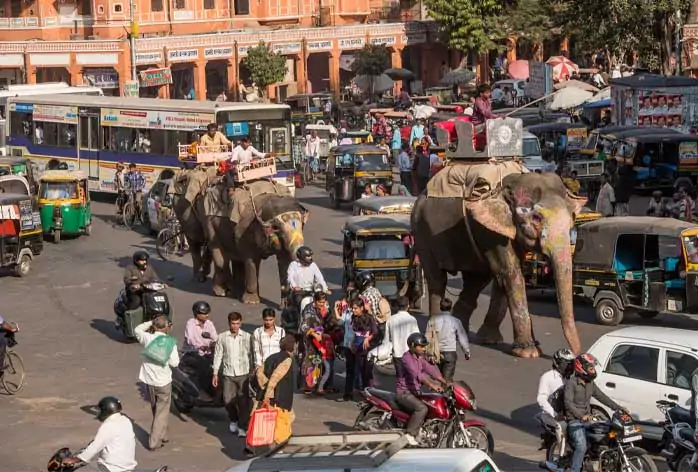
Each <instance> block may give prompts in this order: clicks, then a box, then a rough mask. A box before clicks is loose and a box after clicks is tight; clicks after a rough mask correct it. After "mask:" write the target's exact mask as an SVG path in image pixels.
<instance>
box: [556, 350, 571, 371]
mask: <svg viewBox="0 0 698 472" xmlns="http://www.w3.org/2000/svg"><path fill="white" fill-rule="evenodd" d="M572 362H574V354H573V353H572V351H570V350H569V349H567V348H563V349H558V350H557V351H555V354H553V369H555V370H557V371H558V372H560V374H562V375H563V376H568V375H570V374H571V373H572V372H571V368H572Z"/></svg>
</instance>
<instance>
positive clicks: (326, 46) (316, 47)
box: [306, 39, 334, 51]
mask: <svg viewBox="0 0 698 472" xmlns="http://www.w3.org/2000/svg"><path fill="white" fill-rule="evenodd" d="M306 44H307V48H308V51H328V50H330V49H332V47H333V46H334V41H332V40H331V39H328V40H325V41H308V42H307V43H306Z"/></svg>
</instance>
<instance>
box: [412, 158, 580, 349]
mask: <svg viewBox="0 0 698 472" xmlns="http://www.w3.org/2000/svg"><path fill="white" fill-rule="evenodd" d="M478 168H482V169H484V171H483V170H482V169H478ZM468 173H469V174H468ZM466 174H468V175H467V176H466ZM477 174H489V176H488V175H484V177H483V178H478V177H477ZM483 184H484V185H483ZM483 186H484V187H486V188H487V189H488V190H487V191H485V192H480V193H479V194H478V192H477V191H476V190H477V189H478V187H483ZM584 203H586V198H580V197H576V196H574V195H572V194H571V193H569V192H568V191H567V189H566V188H565V186H564V184H563V183H562V180H561V179H560V177H559V176H557V175H556V174H553V173H545V174H539V173H529V172H527V171H526V170H525V169H524V168H523V167H520V166H518V167H517V165H515V164H513V163H512V164H511V167H507V166H506V165H504V166H503V165H502V164H484V165H481V166H467V165H454V166H449V167H447V168H445V169H444V170H443V171H442V172H440V173H439V174H437V175H436V176H435V177H434V178H433V179H432V181H430V183H429V186H428V187H427V191H426V194H422V195H421V196H420V197H419V198H418V199H417V202H416V203H415V205H414V208H413V210H412V229H413V232H414V237H415V251H416V254H417V255H418V256H419V259H420V261H421V264H422V267H423V268H424V275H425V278H426V281H427V285H428V290H429V311H430V314H431V315H435V314H436V313H438V311H439V304H440V302H441V299H442V298H443V297H444V296H445V291H446V285H447V277H448V274H451V275H455V274H457V273H459V272H460V274H461V276H462V278H463V290H462V291H461V292H460V294H459V297H458V300H457V302H456V303H455V305H454V308H453V313H454V315H455V316H457V317H458V318H460V319H461V321H462V322H463V324H464V326H465V327H466V329H467V328H468V327H469V322H470V317H471V315H472V313H473V311H474V310H475V308H476V307H477V299H478V296H479V294H480V292H481V291H482V290H483V289H484V288H485V287H486V286H487V285H488V284H489V283H490V282H491V281H492V280H494V283H493V284H492V285H493V288H492V294H491V295H492V296H491V300H490V307H489V310H488V312H487V315H486V318H485V321H484V323H483V325H482V327H481V328H480V329H479V331H478V337H479V338H480V340H481V341H482V342H483V343H485V344H487V343H498V342H501V341H502V335H501V332H500V325H501V323H502V321H503V320H504V317H505V316H506V313H507V309H509V312H510V313H511V319H512V324H513V331H514V344H513V353H514V354H515V355H516V356H519V357H538V356H539V355H540V350H539V348H538V343H537V342H536V339H535V336H534V333H533V326H532V323H531V317H530V314H529V311H528V303H527V300H526V286H525V281H524V277H523V274H522V272H521V260H522V258H523V257H524V254H525V253H526V251H527V250H528V251H533V252H535V253H542V254H544V255H546V256H548V258H549V260H550V261H551V264H552V268H553V272H554V276H555V282H556V290H557V299H558V304H559V309H560V317H561V321H562V330H563V333H564V335H565V338H566V339H567V342H568V344H569V346H570V348H571V349H572V350H573V351H574V352H576V353H579V351H580V342H579V336H578V333H577V328H576V326H575V320H574V311H573V300H572V254H571V249H570V228H572V226H573V223H574V215H575V214H576V213H578V212H579V211H580V210H581V209H582V207H583V206H584Z"/></svg>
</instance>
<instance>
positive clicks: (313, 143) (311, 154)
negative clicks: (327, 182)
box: [305, 131, 321, 174]
mask: <svg viewBox="0 0 698 472" xmlns="http://www.w3.org/2000/svg"><path fill="white" fill-rule="evenodd" d="M320 141H321V139H320V136H318V135H317V132H316V131H311V132H310V134H309V135H307V136H306V137H305V157H306V159H308V164H309V165H310V168H311V169H312V171H313V174H317V172H318V171H319V169H320Z"/></svg>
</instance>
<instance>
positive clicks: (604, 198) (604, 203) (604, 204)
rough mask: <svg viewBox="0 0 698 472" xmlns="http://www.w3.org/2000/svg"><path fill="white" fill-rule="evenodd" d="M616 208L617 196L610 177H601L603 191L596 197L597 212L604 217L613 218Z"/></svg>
mask: <svg viewBox="0 0 698 472" xmlns="http://www.w3.org/2000/svg"><path fill="white" fill-rule="evenodd" d="M615 207H616V194H615V192H614V191H613V187H612V186H611V183H610V177H609V176H607V175H606V174H604V175H602V176H601V190H599V195H598V196H597V197H596V212H597V213H601V214H602V215H603V216H613V212H614V210H615Z"/></svg>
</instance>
